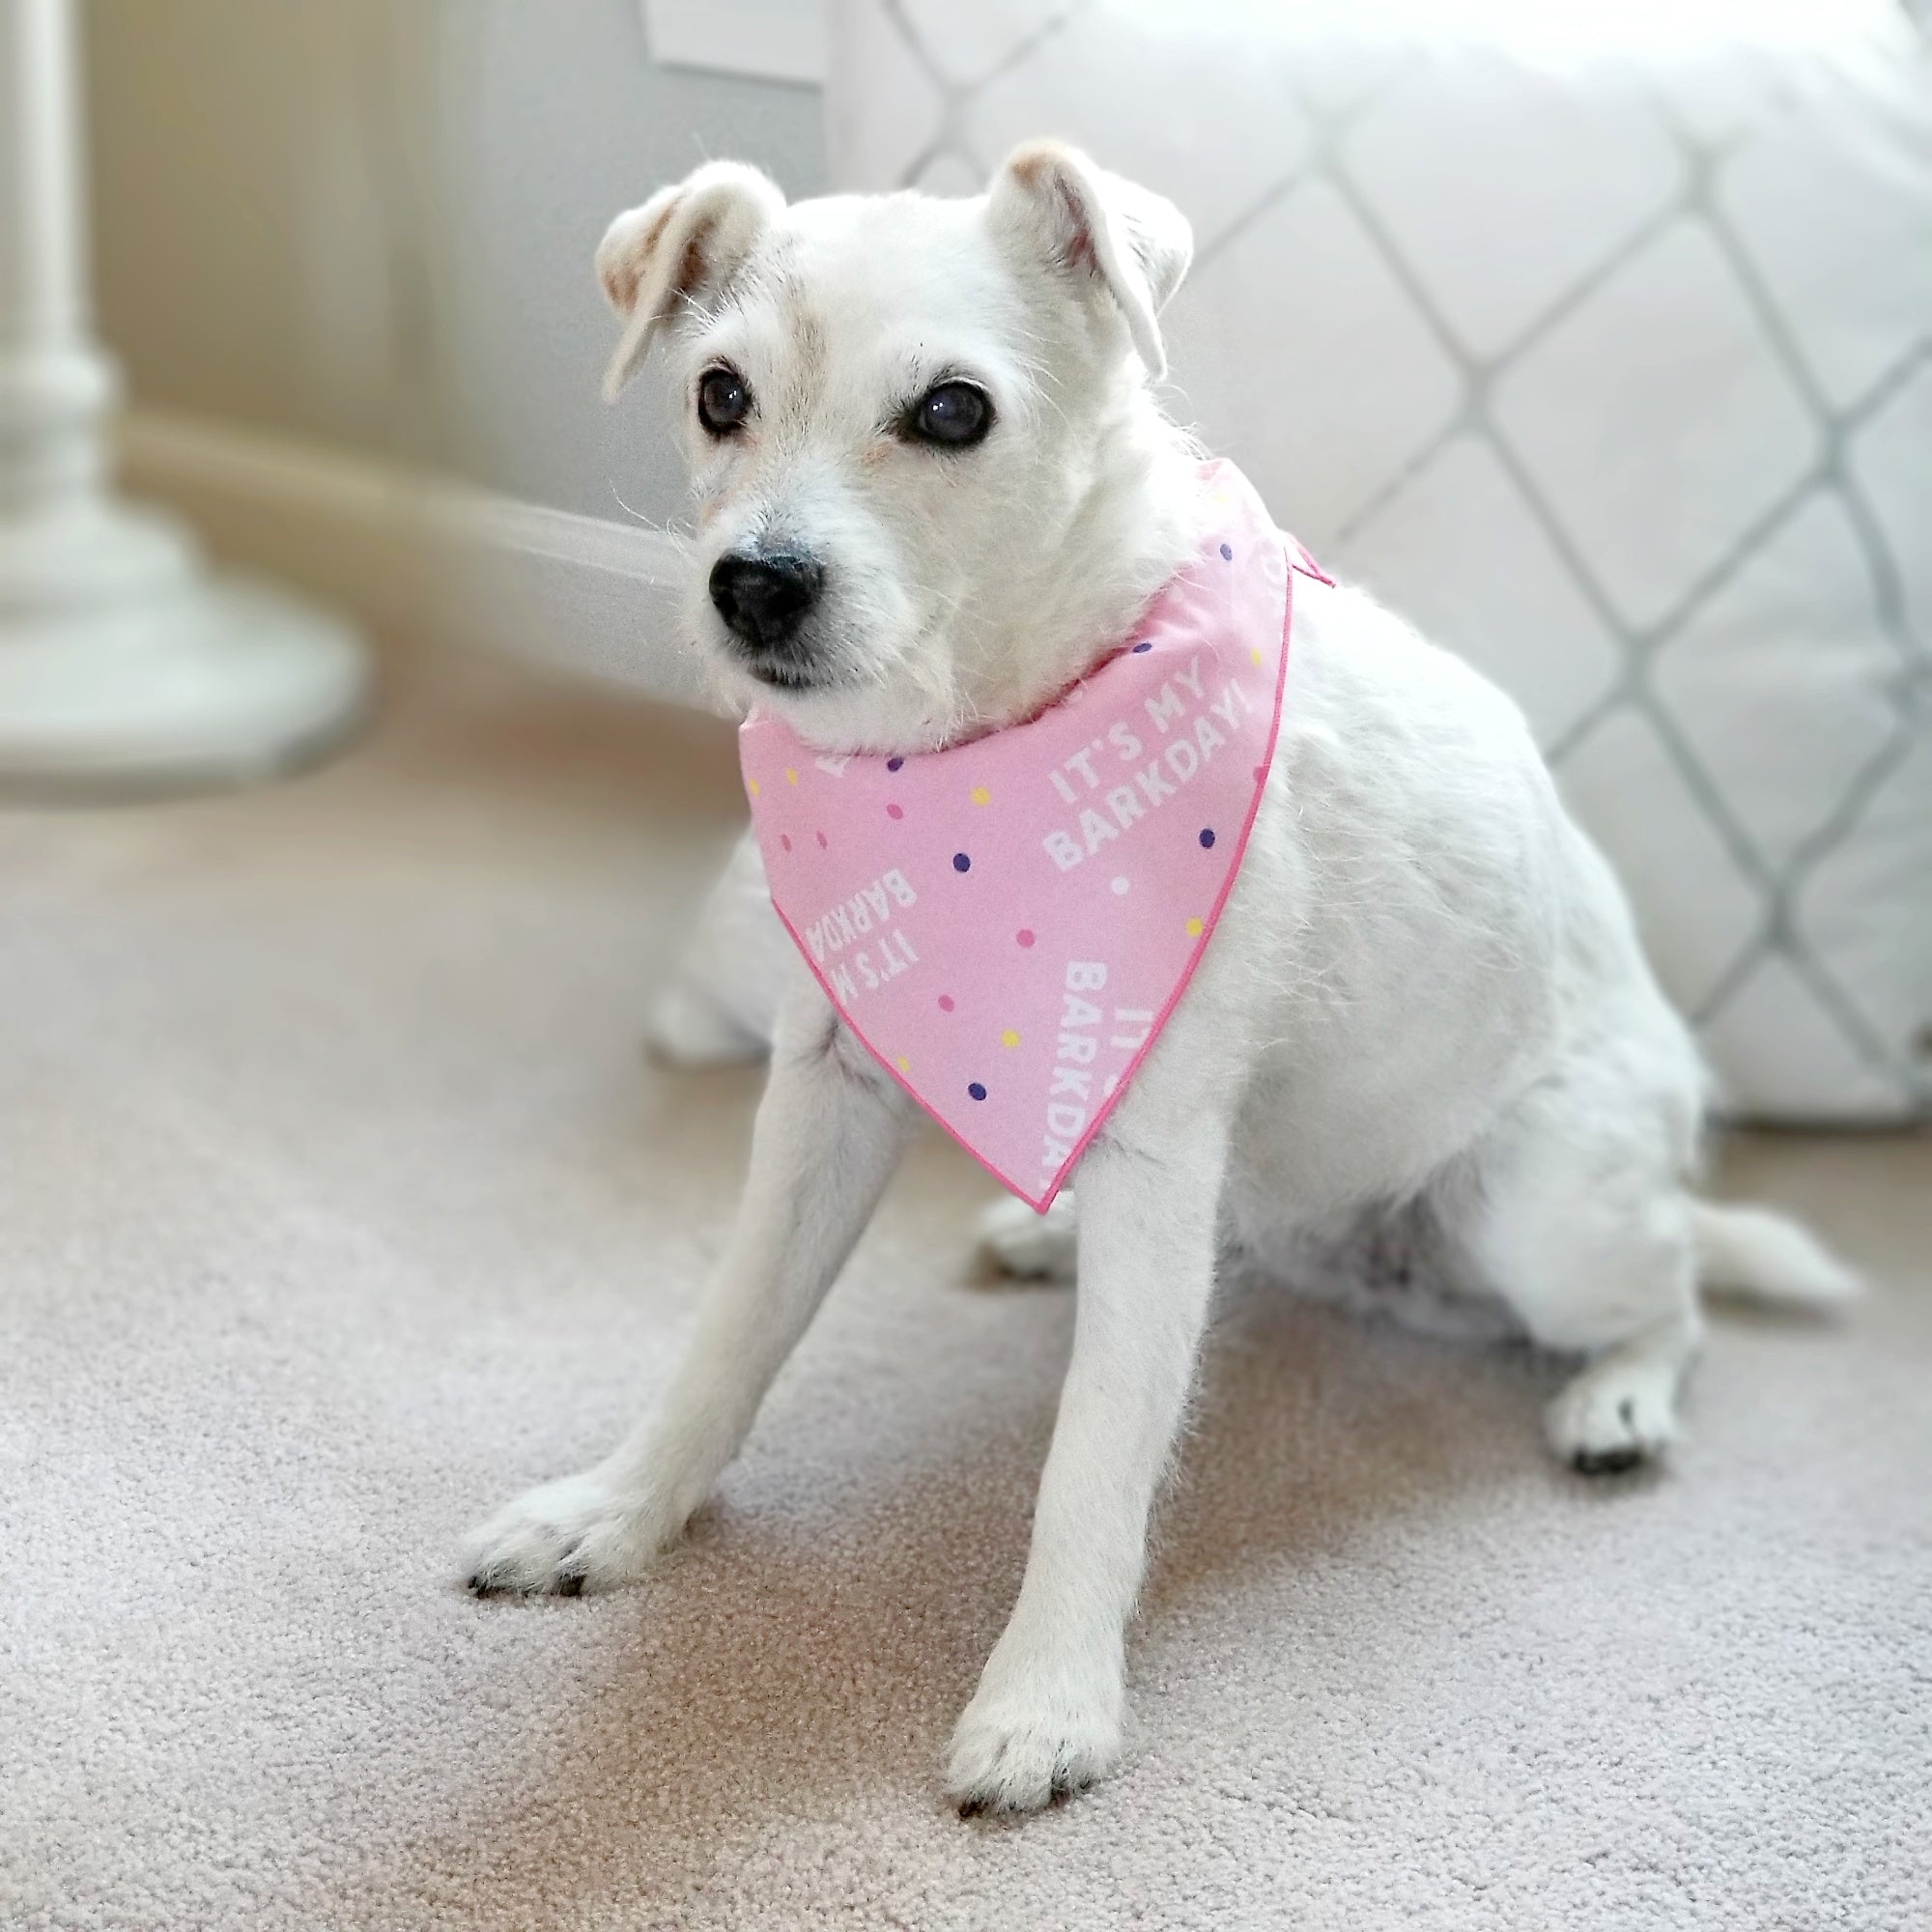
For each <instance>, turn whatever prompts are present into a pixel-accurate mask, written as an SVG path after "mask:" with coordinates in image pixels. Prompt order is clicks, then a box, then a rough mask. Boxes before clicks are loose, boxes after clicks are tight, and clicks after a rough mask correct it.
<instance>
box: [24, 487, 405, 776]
mask: <svg viewBox="0 0 1932 1932" xmlns="http://www.w3.org/2000/svg"><path fill="white" fill-rule="evenodd" d="M82 521H83V520H80V519H75V518H72V517H71V516H69V517H63V518H61V519H59V520H58V523H57V524H56V523H55V522H54V520H49V522H48V524H47V525H46V526H44V527H43V529H41V530H40V531H39V532H36V531H34V530H33V529H32V527H31V520H29V521H28V522H27V523H25V524H19V523H16V524H14V525H13V526H11V527H8V528H6V529H4V530H0V566H5V567H0V791H4V792H6V793H7V794H9V795H11V796H14V797H17V796H19V795H21V794H22V793H27V794H33V795H60V796H66V797H72V796H76V795H79V796H90V797H120V796H127V795H128V794H133V793H140V794H145V793H152V792H156V791H178V790H188V789H199V788H204V787H209V786H226V785H236V784H244V783H248V782H250V781H256V780H260V779H264V778H268V777H271V776H273V775H274V774H275V773H278V772H283V771H286V770H288V769H289V768H290V767H291V766H294V765H298V764H300V763H302V762H303V761H304V760H306V759H308V758H311V757H314V756H316V755H317V754H319V753H322V752H323V751H325V750H327V748H328V747H329V746H330V745H332V744H334V743H335V742H336V741H337V740H339V739H340V738H341V737H342V736H344V735H345V734H346V733H347V732H348V731H350V730H351V729H353V728H354V726H355V724H356V722H357V721H358V720H359V719H360V717H361V716H362V714H363V710H364V707H365V705H366V703H367V699H368V694H369V673H368V661H367V658H366V656H365V654H364V652H363V649H362V647H361V644H360V641H359V640H358V639H357V637H356V635H355V631H354V630H353V629H352V628H351V627H350V626H348V625H346V624H344V623H342V622H340V621H339V620H337V619H335V618H332V617H329V616H326V615H324V614H323V613H322V612H321V611H315V610H312V609H311V608H310V607H309V606H307V605H305V604H302V603H300V602H299V601H298V600H297V599H295V598H292V597H290V596H288V595H287V594H286V593H284V592H282V591H280V590H274V589H270V588H269V587H268V586H267V585H265V584H258V583H254V582H246V581H241V580H234V579H229V580H223V579H211V578H210V577H208V576H207V575H206V574H205V573H204V572H203V570H202V569H201V568H200V565H199V561H198V559H197V557H196V555H195V552H194V546H193V543H192V540H191V539H190V538H189V537H188V536H187V535H186V533H185V531H183V530H182V529H180V528H179V527H178V526H175V525H174V524H172V523H170V522H169V521H168V520H167V519H165V518H162V517H156V516H150V515H148V514H145V513H141V512H134V511H130V510H128V509H127V508H125V507H123V506H121V505H118V504H114V505H109V504H102V505H100V506H99V512H98V514H90V515H88V516H87V517H86V518H85V519H84V523H85V526H86V527H85V528H80V527H76V525H77V524H79V523H81V522H82ZM9 553H11V555H10V554H9ZM83 564H84V566H85V579H84V581H85V582H86V583H87V586H88V589H89V590H90V591H92V592H94V593H95V594H93V595H88V594H85V593H83V594H81V595H79V596H72V595H70V596H66V597H64V596H62V595H61V594H60V589H61V587H62V585H63V584H65V585H66V586H67V587H68V588H69V590H70V591H72V590H74V589H77V588H78V583H77V582H76V572H77V569H78V568H79V567H80V566H82V565H83ZM23 592H24V595H23V594H22V593H23ZM101 592H106V593H108V594H105V595H102V594H100V593H101Z"/></svg>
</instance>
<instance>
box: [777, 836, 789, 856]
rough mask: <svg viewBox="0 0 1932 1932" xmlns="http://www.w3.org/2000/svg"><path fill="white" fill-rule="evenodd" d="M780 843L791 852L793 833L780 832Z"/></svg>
mask: <svg viewBox="0 0 1932 1932" xmlns="http://www.w3.org/2000/svg"><path fill="white" fill-rule="evenodd" d="M779 843H780V844H781V845H782V846H783V847H784V848H785V850H786V851H787V852H789V851H790V850H791V834H790V833H789V832H781V833H780V834H779Z"/></svg>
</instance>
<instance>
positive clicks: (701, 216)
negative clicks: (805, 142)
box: [597, 161, 785, 400]
mask: <svg viewBox="0 0 1932 1932" xmlns="http://www.w3.org/2000/svg"><path fill="white" fill-rule="evenodd" d="M784 205H785V202H784V196H783V195H782V194H781V193H780V191H779V188H778V185H777V184H776V183H775V182H774V181H772V180H771V178H770V177H769V176H767V175H763V174H760V173H759V172H758V170H757V169H756V168H752V167H747V166H746V165H745V164H744V163H743V162H742V161H707V162H706V163H705V165H704V166H703V167H701V168H698V169H697V170H696V172H695V173H693V174H690V175H687V176H686V177H685V179H684V180H683V181H681V182H679V183H678V184H677V185H676V186H674V187H667V188H660V189H659V190H658V192H657V193H656V194H654V195H652V196H651V198H650V200H648V201H647V202H645V203H644V205H643V206H642V207H641V208H631V209H626V210H625V211H624V213H622V214H620V215H618V217H617V218H616V220H615V221H613V222H611V226H610V227H609V228H608V229H606V230H605V233H604V239H603V241H600V242H599V243H598V244H597V279H598V280H599V281H600V282H602V283H603V285H604V293H605V294H606V295H607V296H609V297H610V298H611V307H612V308H614V309H615V310H616V311H617V313H618V314H619V315H621V316H622V317H623V318H624V333H623V336H622V338H621V339H620V340H619V342H618V344H617V353H616V354H615V355H613V356H612V357H611V367H610V370H609V372H608V373H607V374H606V376H605V378H604V394H605V397H606V398H607V400H614V399H615V397H616V395H617V392H618V390H620V389H621V388H622V387H623V386H624V384H626V383H627V382H628V381H629V380H630V379H631V376H632V375H633V374H634V373H635V371H636V369H637V367H638V364H639V362H641V361H642V360H643V359H644V356H645V355H646V353H647V352H648V351H649V349H650V346H651V338H652V337H653V336H654V335H655V334H656V333H657V331H658V329H659V328H660V327H662V326H663V325H664V324H665V323H667V322H668V321H669V320H670V319H671V317H672V316H673V315H674V314H675V313H676V312H677V307H678V304H679V303H680V302H686V301H699V300H702V299H703V298H704V297H705V296H706V295H707V294H712V293H715V292H716V291H717V290H719V289H721V288H723V287H724V286H725V283H726V282H727V281H729V280H730V278H731V275H732V273H733V272H734V271H735V270H737V269H738V267H739V266H740V265H741V264H742V263H743V262H744V260H745V257H746V256H747V255H749V254H750V253H751V251H752V249H753V247H755V246H756V244H757V241H758V238H759V237H760V236H761V235H763V233H764V232H765V230H766V229H767V228H768V227H770V225H771V224H772V222H773V221H774V220H776V219H777V217H778V216H779V214H780V213H782V212H783V209H784Z"/></svg>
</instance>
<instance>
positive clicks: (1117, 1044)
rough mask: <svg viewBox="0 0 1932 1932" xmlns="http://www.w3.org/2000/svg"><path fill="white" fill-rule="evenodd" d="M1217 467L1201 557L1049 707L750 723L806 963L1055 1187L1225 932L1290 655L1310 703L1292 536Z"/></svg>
mask: <svg viewBox="0 0 1932 1932" xmlns="http://www.w3.org/2000/svg"><path fill="white" fill-rule="evenodd" d="M1210 474H1211V475H1213V476H1214V477H1215V478H1216V481H1215V483H1214V485H1213V487H1216V488H1220V489H1222V490H1223V491H1224V492H1225V494H1226V495H1227V497H1228V498H1229V500H1228V501H1227V502H1226V503H1225V504H1217V505H1215V506H1214V508H1213V510H1212V512H1211V513H1210V514H1211V516H1212V518H1213V523H1212V524H1211V525H1210V526H1209V528H1208V531H1207V533H1206V536H1205V538H1204V541H1203V543H1202V545H1201V548H1200V549H1199V551H1198V552H1197V553H1196V554H1195V557H1194V560H1193V561H1192V562H1191V563H1190V564H1188V566H1187V567H1186V568H1185V569H1183V570H1182V571H1181V572H1180V574H1179V576H1178V577H1176V579H1175V580H1174V581H1173V582H1171V583H1170V584H1169V585H1168V586H1167V588H1166V589H1165V590H1163V591H1162V592H1161V593H1160V594H1159V595H1157V596H1156V597H1155V599H1154V600H1153V603H1152V604H1151V606H1150V607H1149V609H1148V611H1147V613H1146V615H1145V617H1144V618H1143V619H1142V620H1141V622H1140V624H1139V626H1138V627H1137V628H1136V629H1135V630H1134V631H1133V632H1131V633H1129V634H1128V636H1127V637H1126V638H1125V639H1122V640H1121V642H1120V644H1119V645H1118V646H1117V647H1116V649H1115V650H1114V651H1113V652H1112V653H1111V654H1108V655H1105V656H1103V657H1102V658H1101V659H1100V661H1099V662H1098V664H1097V665H1096V667H1095V668H1094V669H1092V670H1091V671H1090V672H1089V673H1088V675H1087V676H1086V677H1085V678H1084V679H1082V680H1081V682H1080V683H1079V684H1077V685H1076V686H1074V687H1073V689H1072V691H1071V692H1070V693H1069V694H1068V695H1067V696H1065V697H1063V698H1062V699H1060V700H1059V701H1058V702H1056V703H1055V704H1053V705H1050V706H1049V707H1048V708H1047V710H1046V711H1045V712H1043V713H1042V714H1040V716H1039V717H1038V718H1037V719H1034V720H1031V721H1029V722H1027V723H1025V724H1022V725H1013V726H1009V727H1008V728H1006V729H1003V730H999V731H993V732H989V733H987V734H985V735H983V736H981V737H979V738H976V739H973V740H972V741H970V742H969V743H967V744H963V745H960V746H956V747H952V748H947V749H942V750H939V751H931V752H922V753H918V754H916V755H914V754H900V753H893V754H892V755H890V756H878V755H867V754H855V755H852V756H849V757H846V756H837V755H832V754H828V753H825V752H824V751H823V750H822V749H819V748H811V747H808V746H807V745H805V743H804V742H803V741H802V740H801V739H799V738H798V737H797V736H796V735H795V734H794V733H793V732H792V731H791V730H790V729H789V727H788V726H786V725H784V724H783V722H782V721H781V719H779V718H777V717H772V716H767V715H764V714H759V715H757V716H754V717H753V719H751V720H750V721H748V723H747V724H746V725H745V726H744V727H743V729H742V731H741V733H740V740H739V742H740V748H741V755H742V760H743V764H744V771H745V780H746V787H747V790H748V792H749V793H750V795H751V799H752V815H753V824H754V825H755V827H756V829H757V833H758V838H759V842H760V846H761V849H762V851H763V854H764V858H765V870H766V876H767V880H768V882H769V884H770V886H771V891H772V897H773V901H774V903H775V904H776V905H777V907H778V908H779V910H780V912H781V915H782V916H783V918H784V921H785V923H786V924H787V926H788V927H789V928H790V929H791V932H792V935H793V937H794V938H795V940H796V941H797V943H798V945H799V948H800V950H801V952H803V953H804V955H805V957H806V959H807V961H808V963H809V964H810V966H811V968H812V970H813V971H814V972H815V973H816V974H817V976H818V978H819V980H820V982H821V983H822V984H823V985H824V987H825V989H826V991H827V993H828V994H829V995H830V997H831V998H832V1000H833V1002H834V1003H835V1005H837V1006H838V1009H839V1010H840V1011H841V1012H842V1013H843V1014H844V1016H845V1018H846V1020H847V1021H848V1023H849V1024H850V1025H851V1027H852V1029H853V1031H854V1033H855V1034H856V1035H857V1036H858V1037H859V1038H860V1039H862V1040H864V1041H865V1042H867V1045H868V1046H869V1047H870V1049H871V1050H872V1052H874V1053H875V1054H876V1055H877V1057H878V1058H879V1060H880V1061H881V1063H882V1064H883V1065H884V1066H885V1067H886V1068H887V1069H888V1070H890V1071H892V1072H893V1073H894V1074H895V1076H896V1077H897V1078H898V1079H900V1080H901V1081H903V1083H904V1085H905V1086H906V1087H907V1089H908V1090H909V1091H910V1092H911V1093H912V1094H914V1095H915V1096H916V1097H917V1098H918V1100H919V1101H920V1103H921V1105H923V1107H924V1108H925V1109H926V1111H927V1112H928V1113H930V1114H931V1115H932V1117H933V1118H934V1119H935V1120H936V1121H937V1122H939V1123H940V1124H941V1125H942V1126H944V1127H945V1128H946V1129H947V1130H948V1131H949V1132H950V1133H952V1135H953V1136H954V1137H955V1138H956V1139H958V1140H959V1141H961V1142H962V1143H963V1144H964V1145H965V1146H966V1147H968V1148H969V1149H970V1150H971V1151H973V1152H974V1153H975V1154H976V1155H977V1156H978V1157H979V1158H980V1160H981V1161H982V1162H983V1163H984V1164H985V1165H986V1166H987V1167H989V1168H990V1169H991V1170H992V1171H993V1173H995V1174H996V1175H998V1176H999V1177H1000V1178H1001V1179H1003V1180H1005V1181H1006V1182H1007V1184H1008V1185H1009V1187H1011V1188H1012V1189H1013V1191H1014V1192H1015V1193H1017V1194H1019V1195H1020V1196H1021V1197H1022V1198H1023V1199H1025V1200H1027V1201H1029V1202H1031V1203H1033V1204H1034V1205H1035V1206H1040V1205H1042V1204H1043V1203H1044V1202H1046V1201H1047V1200H1050V1199H1051V1198H1052V1195H1053V1193H1054V1192H1055V1191H1056V1190H1057V1189H1058V1188H1059V1186H1060V1185H1061V1184H1062V1183H1063V1182H1064V1181H1065V1179H1066V1178H1067V1177H1068V1175H1069V1174H1071V1173H1072V1172H1073V1170H1074V1168H1075V1166H1076V1164H1077V1161H1078V1158H1079V1155H1080V1152H1081V1151H1082V1150H1083V1149H1084V1148H1085V1146H1086V1145H1087V1143H1088V1142H1089V1140H1091V1138H1092V1136H1093V1134H1094V1132H1095V1131H1096V1130H1097V1128H1098V1127H1099V1125H1100V1123H1101V1122H1103V1121H1104V1119H1105V1118H1106V1115H1107V1113H1108V1111H1109V1110H1110V1109H1111V1107H1112V1106H1113V1105H1114V1104H1115V1103H1116V1101H1117V1100H1118V1099H1119V1097H1120V1095H1121V1094H1122V1093H1124V1092H1125V1091H1127V1089H1128V1088H1129V1087H1130V1086H1131V1084H1132V1080H1131V1069H1132V1068H1133V1067H1134V1066H1136V1065H1138V1064H1139V1056H1140V1053H1141V1051H1142V1049H1143V1047H1144V1045H1145V1043H1146V1041H1147V1040H1148V1039H1149V1037H1151V1034H1152V1033H1154V1032H1155V1031H1156V1030H1157V1029H1158V1027H1159V1026H1161V1025H1162V1024H1164V1023H1165V1018H1166V1015H1167V1014H1168V1013H1169V1012H1170V1011H1171V1010H1172V1009H1173V1007H1174V1004H1175V1002H1176V1000H1177V999H1178V998H1179V997H1180V996H1181V994H1182V993H1183V991H1184V988H1185V985H1186V980H1187V977H1188V975H1189V974H1190V973H1191V972H1192V971H1193V969H1194V966H1195V963H1196V962H1197V960H1198V959H1199V957H1200V955H1201V952H1202V948H1203V945H1204V943H1208V942H1209V941H1210V936H1211V932H1212V928H1213V924H1214V921H1215V919H1216V918H1217V917H1218V916H1219V912H1220V908H1221V906H1222V904H1223V903H1224V901H1225V898H1226V895H1227V891H1228V888H1229V886H1230V885H1231V884H1232V882H1233V879H1234V876H1235V872H1236V867H1238V865H1239V864H1240V860H1241V854H1242V850H1243V848H1244V846H1245V845H1246V843H1247V834H1248V829H1249V827H1250V825H1251V823H1252V818H1253V813H1254V811H1255V810H1256V807H1257V805H1258V802H1259V799H1260V796H1261V793H1262V789H1263V785H1264V778H1265V773H1266V768H1267V763H1268V753H1269V748H1270V746H1271V745H1272V743H1273V737H1274V727H1275V719H1276V715H1277V706H1278V703H1279V701H1280V698H1281V694H1282V692H1283V689H1284V683H1283V680H1284V676H1285V675H1286V676H1287V681H1288V688H1289V692H1290V695H1289V699H1288V701H1290V702H1293V693H1292V686H1293V678H1292V675H1289V674H1288V673H1287V672H1286V666H1287V664H1288V663H1289V662H1290V661H1291V659H1292V645H1290V643H1289V641H1288V640H1287V639H1285V638H1284V628H1285V624H1286V620H1287V618H1288V614H1289V605H1288V600H1289V598H1290V596H1291V595H1292V589H1291V582H1290V577H1289V568H1288V557H1287V555H1286V554H1284V551H1283V548H1282V542H1283V540H1282V538H1281V537H1280V535H1279V533H1278V532H1275V531H1274V530H1273V529H1272V526H1270V525H1269V524H1268V523H1267V520H1266V513H1265V511H1264V510H1263V509H1262V508H1261V506H1260V504H1259V502H1258V501H1257V500H1256V499H1255V498H1254V496H1253V493H1252V492H1251V491H1250V490H1249V489H1248V487H1247V486H1246V484H1245V483H1244V482H1242V481H1241V479H1240V478H1239V476H1238V473H1237V472H1236V471H1234V470H1232V469H1229V468H1228V467H1226V466H1214V467H1213V469H1212V470H1211V471H1210ZM1143 775H1147V782H1146V783H1141V782H1139V781H1140V780H1141V778H1142V777H1143ZM1069 1070H1074V1071H1077V1074H1078V1077H1077V1078H1072V1079H1069V1078H1068V1077H1066V1076H1067V1075H1068V1072H1069ZM1056 1076H1058V1077H1056Z"/></svg>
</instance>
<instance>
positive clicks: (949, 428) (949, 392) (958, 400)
mask: <svg viewBox="0 0 1932 1932" xmlns="http://www.w3.org/2000/svg"><path fill="white" fill-rule="evenodd" d="M992 426H993V405H992V403H991V402H990V401H988V399H987V396H986V392H985V390H984V389H976V388H975V387H974V386H973V384H971V383H937V384H934V385H933V386H932V387H931V388H929V389H928V390H927V391H926V392H925V394H924V395H923V396H922V397H921V398H920V399H919V401H918V402H916V403H915V404H914V405H913V406H912V409H911V411H910V412H908V413H907V415H906V419H905V434H906V435H908V436H912V437H917V438H918V439H919V440H921V441H922V442H936V443H939V444H941V445H943V446H944V447H945V448H947V449H966V448H968V447H970V446H971V445H972V444H973V443H976V442H978V441H980V440H981V439H982V438H983V437H984V436H985V434H986V432H987V431H988V430H989V429H991V428H992Z"/></svg>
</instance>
